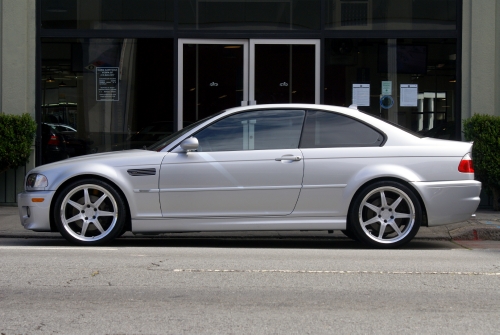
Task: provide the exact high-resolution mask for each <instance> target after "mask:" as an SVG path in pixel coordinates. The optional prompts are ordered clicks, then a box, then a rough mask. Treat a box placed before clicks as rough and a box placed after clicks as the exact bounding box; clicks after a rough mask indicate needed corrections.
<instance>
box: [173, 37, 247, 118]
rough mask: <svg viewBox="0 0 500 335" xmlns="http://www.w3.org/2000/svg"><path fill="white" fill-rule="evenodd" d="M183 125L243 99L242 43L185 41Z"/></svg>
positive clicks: (236, 104) (234, 104) (231, 105)
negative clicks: (197, 42)
mask: <svg viewBox="0 0 500 335" xmlns="http://www.w3.org/2000/svg"><path fill="white" fill-rule="evenodd" d="M183 52H184V56H183V79H184V84H183V87H182V89H183V109H184V110H183V120H184V125H187V124H190V123H192V122H195V121H197V120H199V119H203V118H205V117H207V116H209V115H212V114H214V113H216V112H219V111H221V110H223V109H227V108H230V107H236V106H241V101H242V100H243V52H244V50H243V45H233V44H230V45H228V44H184V46H183Z"/></svg>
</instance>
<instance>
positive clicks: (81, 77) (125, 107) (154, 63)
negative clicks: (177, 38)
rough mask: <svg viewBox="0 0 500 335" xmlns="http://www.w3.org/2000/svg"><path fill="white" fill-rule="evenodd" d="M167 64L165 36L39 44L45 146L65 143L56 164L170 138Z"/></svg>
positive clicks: (170, 79)
mask: <svg viewBox="0 0 500 335" xmlns="http://www.w3.org/2000/svg"><path fill="white" fill-rule="evenodd" d="M172 62H173V41H172V40H168V39H167V40H165V39H42V122H43V124H44V125H47V126H48V128H47V130H48V132H47V133H50V134H52V135H53V138H52V141H51V139H50V136H49V137H48V138H47V140H44V139H42V142H43V143H42V146H43V147H44V148H45V147H47V145H49V144H50V145H52V146H53V147H51V148H49V149H55V147H54V145H56V144H58V145H59V148H63V146H64V148H63V149H62V150H63V151H64V152H65V153H63V154H60V155H59V158H58V159H57V160H59V159H61V158H66V157H68V156H69V157H73V156H80V155H85V154H89V153H94V152H106V151H112V150H123V149H131V148H143V147H144V146H149V145H151V144H153V143H155V142H156V141H157V140H158V139H159V138H161V137H163V136H165V135H168V134H170V133H172V132H173V127H172V125H173V94H172V92H173V69H172V65H171V64H172ZM106 69H109V71H102V70H106ZM103 76H104V77H103ZM106 76H107V77H106ZM61 81H64V82H65V83H66V85H65V86H61V85H60V82H61ZM103 92H105V93H106V94H104V93H103ZM169 93H170V94H169ZM52 135H51V136H52ZM57 141H59V142H63V144H59V143H56V142H57ZM44 159H45V158H44ZM43 163H47V161H46V160H43Z"/></svg>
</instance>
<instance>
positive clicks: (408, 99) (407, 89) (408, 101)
mask: <svg viewBox="0 0 500 335" xmlns="http://www.w3.org/2000/svg"><path fill="white" fill-rule="evenodd" d="M400 87H401V92H400V94H399V96H400V104H399V105H400V106H408V107H413V106H415V107H416V106H417V104H418V103H417V102H418V84H401V86H400Z"/></svg>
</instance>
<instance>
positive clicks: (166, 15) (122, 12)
mask: <svg viewBox="0 0 500 335" xmlns="http://www.w3.org/2000/svg"><path fill="white" fill-rule="evenodd" d="M173 13H174V0H141V1H140V2H139V1H137V0H42V12H41V16H42V28H44V29H172V28H173V21H174V14H173Z"/></svg>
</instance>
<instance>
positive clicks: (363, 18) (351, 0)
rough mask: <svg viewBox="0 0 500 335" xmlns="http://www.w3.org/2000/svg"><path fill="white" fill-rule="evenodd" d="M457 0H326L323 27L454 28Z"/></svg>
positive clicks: (374, 28)
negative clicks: (324, 25) (324, 23)
mask: <svg viewBox="0 0 500 335" xmlns="http://www.w3.org/2000/svg"><path fill="white" fill-rule="evenodd" d="M457 2H458V1H457V0H327V6H326V28H327V29H342V30H435V29H440V30H450V29H451V30H454V29H456V24H457V22H456V20H457V17H456V16H457V15H456V13H457Z"/></svg>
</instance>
